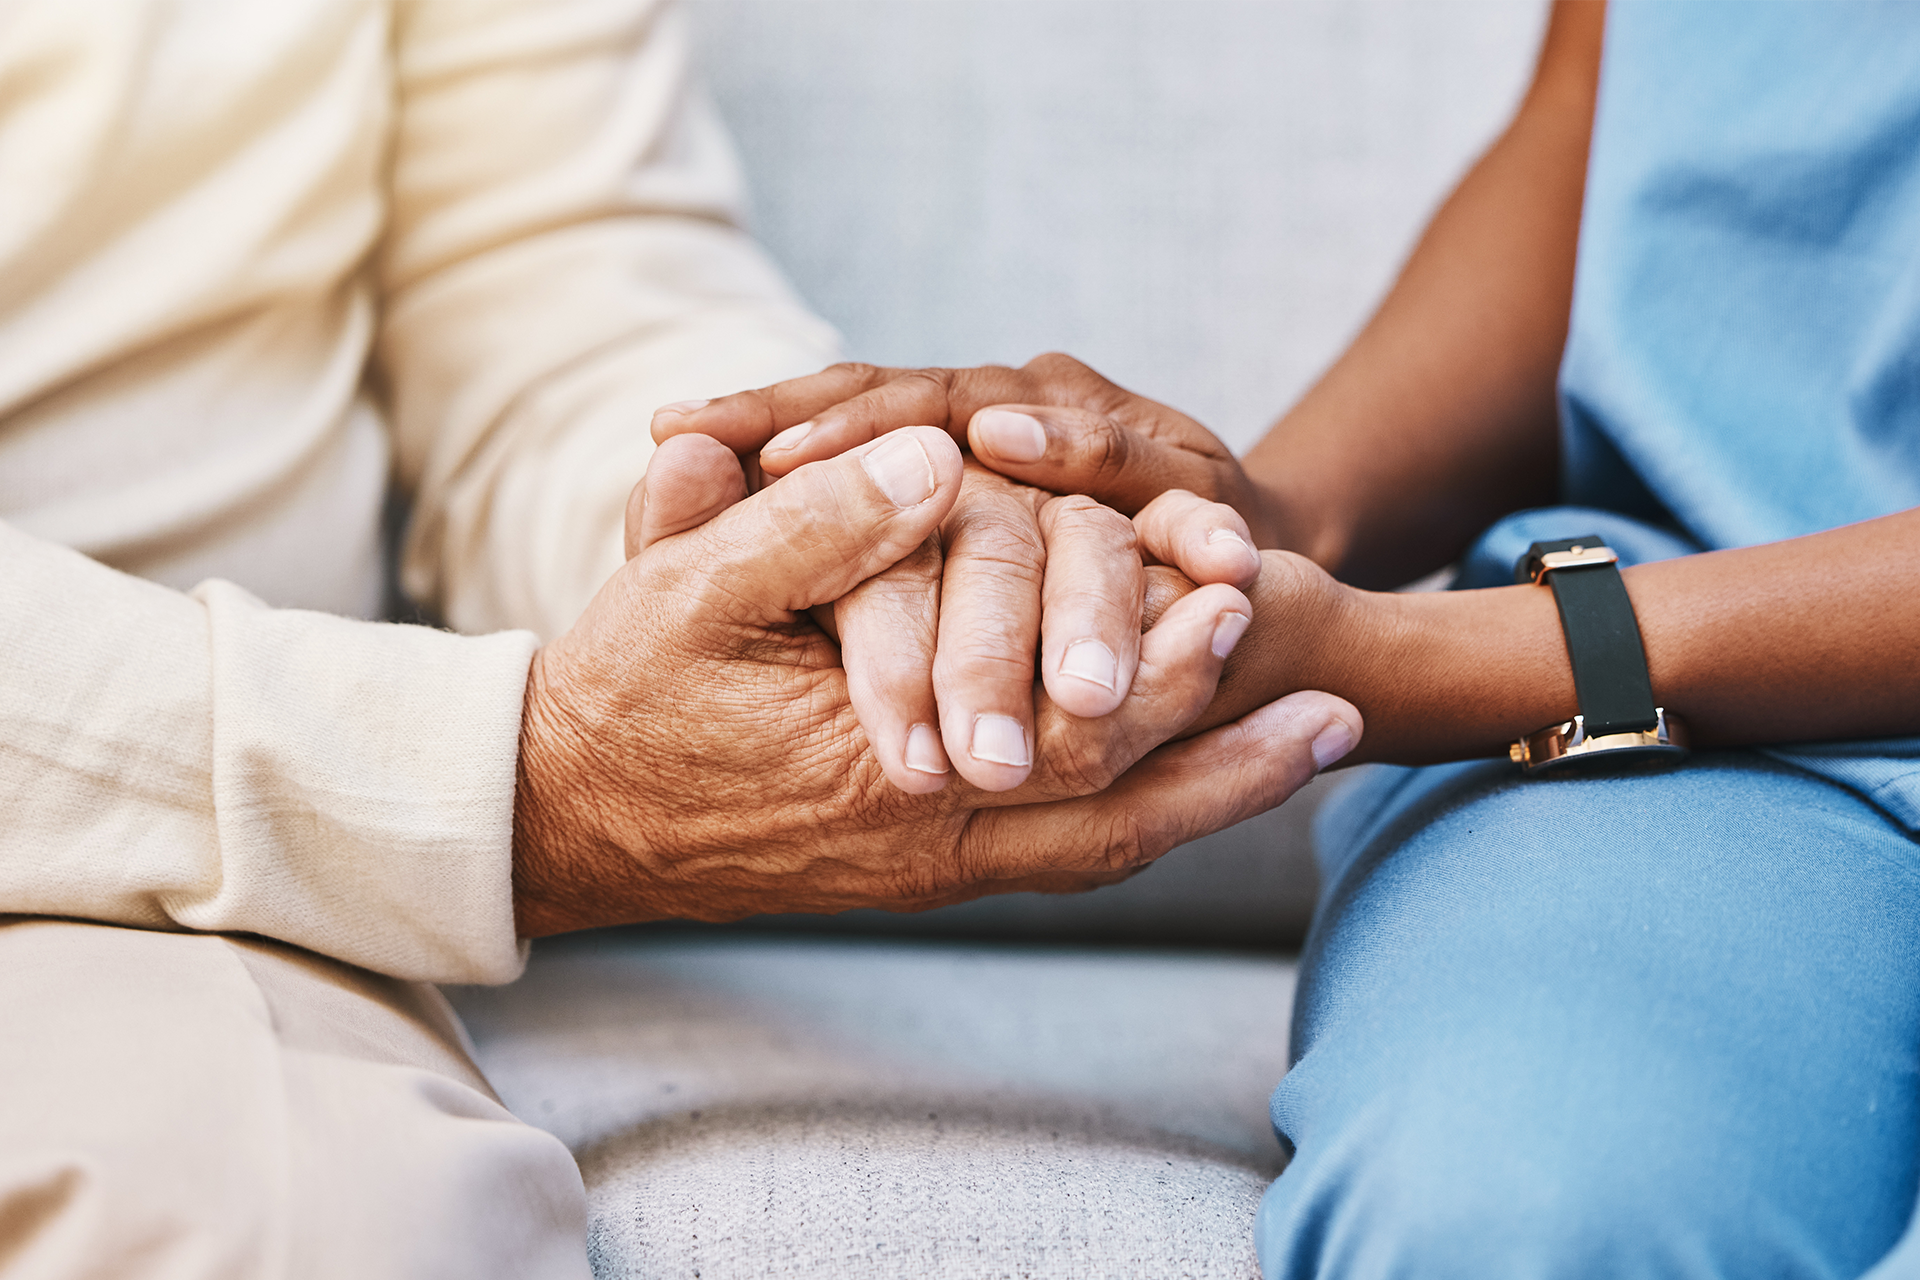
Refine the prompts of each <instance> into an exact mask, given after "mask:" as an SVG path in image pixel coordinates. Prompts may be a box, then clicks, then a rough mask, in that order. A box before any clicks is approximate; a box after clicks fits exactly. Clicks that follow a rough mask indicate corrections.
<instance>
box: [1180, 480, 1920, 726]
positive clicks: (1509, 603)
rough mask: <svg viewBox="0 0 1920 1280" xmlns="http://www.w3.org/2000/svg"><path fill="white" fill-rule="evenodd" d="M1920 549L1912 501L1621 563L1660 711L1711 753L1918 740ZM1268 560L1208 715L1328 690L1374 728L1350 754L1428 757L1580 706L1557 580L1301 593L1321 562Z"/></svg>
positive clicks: (1918, 515) (1216, 717)
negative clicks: (1837, 522)
mask: <svg viewBox="0 0 1920 1280" xmlns="http://www.w3.org/2000/svg"><path fill="white" fill-rule="evenodd" d="M1916 545H1920V509H1916V510H1913V511H1907V512H1902V513H1900V514H1898V515H1892V516H1886V517H1883V518H1881V519H1878V520H1870V521H1865V522H1863V523H1861V524H1857V525H1849V526H1847V527H1845V528H1841V529H1834V530H1829V531H1827V532H1824V533H1817V534H1813V535H1810V536H1808V537H1804V538H1795V539H1792V540H1790V541H1786V542H1777V543H1770V544H1767V545H1765V546H1758V547H1746V548H1741V549H1738V550H1732V551H1716V552H1710V553H1707V554H1704V555H1697V556H1687V557H1684V558H1681V559H1677V560H1665V561H1660V562H1658V563H1654V564H1647V565H1638V566H1634V567H1632V568H1628V569H1626V570H1625V571H1624V572H1623V575H1622V576H1623V577H1624V578H1625V581H1626V584H1627V592H1628V595H1629V596H1630V597H1631V598H1632V600H1633V603H1634V611H1635V613H1636V615H1637V616H1638V618H1639V623H1640V633H1641V636H1642V639H1643V641H1644V643H1645V646H1646V652H1647V666H1648V672H1649V675H1650V676H1651V678H1652V683H1653V691H1654V697H1655V700H1656V701H1657V702H1659V703H1660V704H1661V705H1662V706H1664V707H1666V708H1667V709H1668V710H1669V711H1672V712H1674V713H1676V714H1678V715H1679V716H1681V717H1682V718H1683V719H1684V720H1685V721H1686V725H1687V728H1688V730H1689V731H1690V733H1691V735H1692V739H1693V742H1694V744H1695V745H1696V746H1701V747H1715V746H1741V745H1759V744H1766V743H1779V742H1804V741H1824V740H1830V739H1846V738H1871V737H1885V736H1895V735H1906V734H1914V733H1920V566H1916V565H1914V564H1913V562H1912V560H1911V548H1912V547H1914V546H1916ZM1267 559H1268V565H1267V568H1266V569H1264V570H1263V572H1262V577H1261V582H1260V583H1259V584H1257V585H1256V587H1255V588H1254V590H1253V591H1252V592H1251V593H1250V594H1251V595H1252V597H1253V601H1254V617H1255V625H1254V627H1253V629H1252V630H1251V631H1250V632H1249V633H1248V635H1247V637H1246V639H1245V640H1243V641H1242V642H1241V647H1240V649H1239V650H1238V651H1237V652H1236V653H1235V655H1234V658H1233V661H1232V663H1230V664H1229V667H1228V674H1227V679H1226V680H1225V681H1223V683H1222V698H1221V700H1220V701H1219V702H1217V703H1216V704H1215V706H1214V708H1212V709H1210V711H1209V715H1208V717H1207V723H1217V722H1219V721H1220V720H1224V719H1226V718H1230V717H1231V716H1233V715H1237V714H1240V713H1241V712H1243V711H1244V710H1245V708H1246V707H1248V706H1253V705H1257V704H1258V703H1259V702H1261V701H1265V700H1268V699H1271V698H1276V697H1279V696H1281V695H1283V694H1285V693H1287V692H1291V691H1292V690H1294V689H1299V688H1316V689H1325V690H1327V691H1328V692H1331V693H1336V694H1339V695H1340V696H1342V697H1345V698H1347V699H1349V700H1350V701H1352V702H1353V703H1354V704H1355V705H1356V706H1357V707H1359V708H1360V711H1361V713H1362V714H1363V715H1364V716H1365V717H1366V724H1367V730H1366V736H1365V738H1364V740H1363V741H1362V743H1361V745H1360V747H1359V749H1358V750H1357V751H1356V752H1355V754H1354V755H1353V757H1352V758H1353V759H1354V760H1388V761H1394V762H1397V763H1406V764H1417V763H1428V762H1433V761H1439V760H1452V759H1469V758H1473V757H1477V756H1487V755H1498V754H1500V753H1502V752H1504V750H1505V749H1506V744H1507V743H1509V742H1511V741H1512V740H1513V739H1514V738H1516V737H1518V736H1519V735H1521V734H1523V733H1530V732H1532V731H1534V730H1536V729H1539V728H1541V727H1542V726H1544V725H1547V724H1551V723H1554V722H1556V721H1561V720H1566V719H1569V718H1571V717H1572V716H1573V714H1574V713H1575V712H1576V711H1577V710H1578V709H1579V708H1578V706H1577V703H1576V700H1575V697H1574V690H1573V678H1572V673H1571V670H1570V668H1569V666H1568V660H1567V652H1566V645H1565V641H1564V639H1563V637H1562V634H1561V630H1560V623H1559V616H1558V613H1557V611H1556V609H1555V607H1554V602H1553V595H1552V592H1551V591H1549V590H1547V589H1546V588H1543V587H1532V586H1515V587H1500V588H1494V589H1490V590H1481V591H1453V592H1432V593H1418V594H1392V593H1383V592H1370V591H1363V590H1359V589H1356V588H1352V587H1346V586H1340V585H1338V584H1325V583H1324V582H1322V583H1320V584H1319V585H1312V584H1309V585H1307V586H1305V587H1303V586H1302V583H1303V581H1304V580H1305V579H1306V578H1307V577H1308V576H1309V575H1311V573H1312V570H1311V569H1310V568H1308V567H1306V566H1304V565H1301V564H1300V563H1299V562H1298V561H1289V560H1288V559H1287V558H1286V557H1284V556H1281V555H1278V554H1276V553H1268V557H1267ZM1303 599H1305V600H1307V601H1310V603H1309V604H1307V605H1306V606H1305V607H1302V605H1301V603H1300V602H1301V601H1302V600H1303Z"/></svg>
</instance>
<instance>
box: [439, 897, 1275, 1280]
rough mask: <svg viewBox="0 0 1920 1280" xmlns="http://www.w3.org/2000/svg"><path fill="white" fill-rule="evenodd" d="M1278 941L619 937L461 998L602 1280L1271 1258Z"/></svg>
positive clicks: (1059, 1268)
mask: <svg viewBox="0 0 1920 1280" xmlns="http://www.w3.org/2000/svg"><path fill="white" fill-rule="evenodd" d="M1292 991H1293V969H1292V965H1291V964H1290V963H1288V962H1286V961H1285V960H1282V959H1279V958H1259V957H1244V956H1222V955H1218V954H1215V955H1205V954H1191V955H1189V954H1179V953H1170V952H1161V953H1155V952H1144V951H1098V950H1078V949H1047V948H1019V947H992V948H989V947H965V946H953V945H949V944H933V943H924V942H922V943H897V942H878V941H828V940H776V939H769V938H742V937H733V938H718V937H703V936H697V935H689V934H686V933H684V932H679V931H672V930H631V931H625V932H617V933H606V934H601V935H597V936H589V937H584V938H579V939H571V940H567V941H564V942H558V943H543V944H541V945H539V946H538V947H537V948H536V949H535V955H534V959H533V962H532V964H531V966H530V968H529V971H528V973H527V976H526V977H525V978H523V979H522V980H521V981H520V982H519V983H517V984H516V985H514V986H511V987H504V988H465V989H461V990H458V991H455V992H452V993H451V994H452V995H453V996H454V1000H455V1003H456V1005H457V1007H458V1008H459V1009H460V1011H461V1013H462V1015H463V1016H464V1017H465V1019H466V1021H467V1026H468V1028H469V1030H470V1031H471V1032H472V1034H473V1037H474V1042H475V1045H476V1052H477V1060H478V1061H479V1063H480V1065H481V1066H482V1068H483V1069H484V1070H485V1071H486V1072H487V1075H488V1077H489V1079H491V1080H492V1082H493V1083H494V1086H495V1087H496V1089H498V1091H499V1093H500V1096H501V1098H502V1099H503V1100H504V1101H505V1102H506V1103H507V1104H508V1106H510V1107H511V1108H512V1109H513V1110H514V1112H515V1113H516V1114H517V1115H520V1116H521V1117H523V1118H525V1119H528V1120H531V1121H533V1122H534V1123H536V1124H539V1125H541V1126H542V1127H544V1128H547V1129H549V1130H550V1131H552V1132H553V1133H555V1134H557V1135H559V1136H560V1137H561V1138H562V1139H563V1140H565V1141H566V1143H567V1144H568V1146H569V1147H571V1148H572V1149H573V1151H574V1152H575V1154H576V1155H577V1156H579V1157H580V1160H581V1168H582V1172H583V1173H584V1175H585V1177H586V1182H587V1190H588V1202H589V1206H590V1210H591V1214H592V1227H591V1237H590V1239H591V1242H592V1250H593V1256H594V1265H595V1272H596V1274H597V1275H599V1276H601V1277H608V1276H623V1277H625V1276H634V1277H639V1276H648V1277H651V1276H676V1277H677V1276H692V1275H701V1276H705V1277H709V1278H712V1277H731V1276H760V1275H778V1276H782V1277H821V1278H822V1280H825V1278H826V1277H834V1278H836V1280H838V1278H841V1277H882V1276H885V1277H894V1276H899V1277H907V1276H913V1277H923V1276H982V1277H984V1276H1009V1277H1013V1276H1045V1277H1056V1276H1058V1277H1070V1276H1071V1277H1080V1276H1087V1277H1102V1276H1194V1277H1209V1278H1211V1277H1236V1278H1239V1277H1245V1276H1249V1275H1251V1274H1253V1273H1254V1266H1255V1264H1254V1257H1253V1246H1252V1237H1251V1223H1252V1214H1253V1211H1254V1207H1255V1205H1256V1204H1257V1203H1258V1201H1259V1197H1260V1193H1261V1191H1262V1190H1263V1189H1264V1187H1265V1185H1266V1183H1267V1181H1268V1180H1269V1179H1271V1178H1272V1176H1273V1174H1274V1173H1275V1172H1276V1171H1277V1170H1278V1168H1279V1167H1280V1161H1281V1155H1280V1149H1279V1146H1278V1145H1277V1143H1276V1142H1275V1141H1274V1139H1273V1136H1272V1133H1271V1131H1270V1130H1269V1127H1268V1123H1267V1118H1266V1111H1265V1098H1266V1094H1267V1091H1268V1089H1269V1088H1271V1086H1272V1083H1273V1082H1274V1081H1275V1080H1277V1079H1278V1078H1279V1077H1280V1075H1281V1073H1282V1072H1283V1071H1284V1069H1285V1054H1286V1026H1287V1021H1288V1017H1289V1015H1290V1011H1291V1007H1292Z"/></svg>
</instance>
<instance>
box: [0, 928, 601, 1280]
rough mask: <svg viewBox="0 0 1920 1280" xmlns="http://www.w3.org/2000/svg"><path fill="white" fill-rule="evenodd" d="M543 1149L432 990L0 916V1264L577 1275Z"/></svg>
mask: <svg viewBox="0 0 1920 1280" xmlns="http://www.w3.org/2000/svg"><path fill="white" fill-rule="evenodd" d="M588 1274H589V1273H588V1267H587V1258H586V1198H585V1193H584V1191H583V1189H582V1187H581V1183H580V1174H579V1171H578V1170H577V1169H576V1167H575V1166H574V1163H573V1159H572V1157H571V1156H570V1155H569V1154H568V1152H567V1150H566V1148H565V1147H564V1146H563V1145H562V1144H561V1143H560V1141H559V1140H558V1139H556V1138H554V1137H553V1136H552V1135H551V1134H547V1133H543V1132H541V1131H540V1130H538V1129H535V1128H532V1127H531V1126H529V1125H525V1124H522V1123H521V1122H520V1121H518V1120H516V1119H515V1118H514V1117H513V1116H512V1115H511V1114H509V1113H508V1111H507V1110H506V1108H505V1107H503V1106H502V1105H501V1104H500V1101H499V1099H498V1098H497V1097H495V1096H494V1093H493V1090H492V1089H491V1088H490V1087H489V1086H488V1084H487V1081H486V1079H485V1078H484V1077H483V1076H482V1075H481V1074H480V1071H479V1069H478V1068H477V1067H475V1066H474V1064H473V1059H472V1057H471V1056H470V1054H469V1052H468V1048H467V1043H466V1035H465V1032H464V1031H463V1030H462V1028H461V1026H460V1023H459V1021H458V1019H457V1018H456V1017H455V1016H454V1013H453V1010H452V1009H451V1008H449V1007H448V1005H447V1002H446V1000H445V998H444V997H442V996H441V994H440V993H439V991H438V990H436V989H435V988H433V987H431V986H427V985H424V984H420V983H411V982H401V981H398V980H396V979H393V978H386V977H382V976H380V975H378V974H374V973H370V972H367V971H366V970H362V969H356V968H354V967H352V966H350V965H346V964H342V963H340V962H338V961H333V960H328V959H324V958H322V957H320V956H316V955H313V954H311V953H309V952H305V951H301V950H298V949H297V948H294V947H289V946H285V945H282V944H279V943H274V942H268V941H264V940H259V939H248V938H236V937H226V936H218V935H207V934H183V933H159V932H152V931H148V930H141V929H124V928H115V927H111V926H106V925H95V924H80V923H74V922H68V921H60V920H44V919H25V918H20V917H0V1276H3V1277H5V1280H28V1278H31V1280H41V1278H42V1277H61V1278H62V1280H65V1278H66V1277H80V1276H88V1277H93V1276H98V1277H103V1278H104V1277H114V1278H115V1280H139V1278H143V1277H160V1276H165V1277H183V1278H184V1277H193V1278H194V1280H211V1278H212V1277H229V1276H230V1277H236V1278H237V1277H246V1278H247V1280H256V1278H266V1280H280V1278H282V1277H287V1278H291V1277H307V1276H315V1277H320V1276H325V1277H349V1276H350V1277H354V1278H355V1280H380V1278H382V1277H389V1276H392V1277H400V1276H405V1277H438V1276H447V1277H461V1278H462V1280H472V1278H476V1277H493V1276H499V1277H503V1278H504V1277H514V1278H515V1280H544V1278H545V1277H556V1278H558V1277H567V1278H569V1280H578V1278H583V1277H586V1276H587V1275H588Z"/></svg>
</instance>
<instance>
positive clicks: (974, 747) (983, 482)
mask: <svg viewBox="0 0 1920 1280" xmlns="http://www.w3.org/2000/svg"><path fill="white" fill-rule="evenodd" d="M654 492H657V493H659V494H662V495H667V496H669V497H670V499H671V501H672V503H673V504H674V506H675V508H676V509H677V510H680V511H682V512H683V518H681V519H679V520H676V521H674V522H671V523H668V522H666V521H664V520H663V518H662V517H661V515H660V513H659V510H658V504H656V503H653V502H650V501H649V500H648V497H647V495H648V494H649V493H654ZM745 496H746V485H745V482H744V479H743V477H742V473H741V469H740V467H739V466H738V465H737V464H736V463H735V461H734V459H733V455H732V454H731V453H730V452H729V451H728V450H727V449H726V448H725V447H724V446H723V445H721V444H719V443H717V442H715V441H713V440H712V439H711V438H709V437H705V436H693V435H680V436H674V437H671V438H669V439H668V440H666V441H665V442H664V443H663V444H662V445H661V447H660V449H659V451H658V452H657V453H656V454H655V456H654V458H653V461H652V465H651V466H650V467H649V468H648V475H647V478H646V480H644V481H643V482H642V484H641V486H640V488H639V489H637V490H636V492H635V498H634V502H635V503H636V504H637V505H636V507H635V510H634V512H633V517H634V518H633V520H632V521H631V522H630V523H631V527H632V529H633V530H634V533H633V536H632V537H630V539H629V542H628V554H629V555H632V554H634V553H636V552H638V551H640V550H641V549H642V548H644V547H646V546H648V545H651V544H652V543H653V542H654V541H656V540H657V539H658V538H661V537H664V536H669V535H670V534H671V533H675V532H679V531H680V530H682V529H685V528H689V527H691V526H692V525H693V524H696V523H699V522H700V521H703V520H706V519H709V518H711V517H712V516H713V515H714V514H716V513H717V512H719V511H721V510H723V509H725V508H726V507H727V506H729V505H731V504H732V503H734V502H738V501H740V500H741V499H743V498H744V497H745ZM1249 537H1250V535H1249V534H1248V531H1247V527H1246V524H1245V522H1244V521H1242V520H1241V519H1240V517H1239V515H1238V514H1236V513H1235V512H1234V511H1233V510H1232V509H1231V508H1229V507H1225V506H1221V505H1218V504H1214V503H1207V502H1203V501H1201V500H1200V499H1198V498H1195V497H1193V496H1192V495H1191V494H1186V493H1180V494H1169V495H1166V496H1164V497H1162V498H1160V499H1157V500H1156V501H1154V502H1152V503H1149V504H1148V506H1147V507H1146V509H1145V510H1143V511H1141V512H1140V514H1139V515H1138V516H1137V517H1136V518H1135V519H1134V520H1131V521H1129V520H1128V519H1127V518H1126V517H1125V516H1123V515H1121V514H1120V513H1118V512H1117V511H1114V510H1113V509H1112V508H1110V507H1107V506H1103V505H1102V504H1100V503H1097V502H1094V501H1093V500H1091V499H1088V498H1084V497H1079V496H1069V497H1054V496H1052V495H1051V494H1048V493H1046V492H1045V491H1043V490H1040V489H1036V488H1034V487H1032V486H1030V485H1024V484H1019V483H1017V482H1015V481H1012V480H1009V479H1007V478H1006V477H1004V476H1000V475H997V474H995V473H994V472H992V471H990V470H988V469H986V468H985V467H982V466H980V465H978V464H977V463H971V462H970V463H968V464H967V465H966V467H965V469H964V471H963V473H962V478H961V484H960V495H959V498H958V499H957V501H956V502H955V503H954V506H953V510H952V511H950V512H949V513H948V514H947V516H946V518H945V519H944V520H942V521H941V522H940V524H939V526H938V527H937V528H936V530H935V531H934V534H933V535H932V536H931V537H929V538H928V540H927V541H926V542H925V543H923V544H922V545H921V546H920V547H919V548H917V549H915V551H913V552H912V553H911V554H909V555H908V556H906V557H905V558H904V559H902V560H901V561H900V562H899V563H898V564H896V565H894V566H892V567H891V568H888V569H886V570H883V571H882V572H880V573H878V574H876V575H875V576H873V577H872V578H869V579H868V580H867V581H865V582H863V583H861V584H860V585H859V586H858V587H856V588H854V589H853V590H852V591H850V592H849V593H848V594H847V595H845V596H843V597H842V598H841V599H840V600H838V601H837V602H836V603H835V605H834V607H833V609H832V610H830V611H822V612H823V614H824V615H825V616H822V617H821V618H820V620H821V621H822V622H823V623H824V624H826V625H827V626H828V628H829V630H830V631H832V632H833V633H834V634H835V635H836V637H837V638H838V639H839V640H840V642H841V645H842V656H843V661H844V665H845V668H846V672H847V678H848V683H849V691H850V696H851V697H852V700H853V706H854V709H855V711H856V712H857V713H858V715H859V719H860V724H861V726H862V727H863V728H864V729H865V731H866V733H867V736H868V738H869V739H870V740H871V742H872V743H873V748H874V751H875V753H876V755H877V757H878V759H879V762H880V765H881V768H882V769H883V770H884V771H885V772H886V775H887V777H888V778H890V779H891V780H892V781H893V783H894V785H895V786H898V787H899V788H900V789H901V790H903V791H908V792H912V793H914V794H922V793H925V792H930V791H937V790H939V789H940V788H941V787H942V786H944V785H945V784H946V781H947V778H948V775H949V770H951V771H953V772H957V773H958V774H959V775H960V777H961V778H963V779H964V780H966V781H967V782H969V783H971V784H973V785H974V786H976V787H980V788H982V789H984V790H988V791H1004V790H1008V789H1010V788H1012V787H1017V786H1019V785H1020V784H1021V783H1022V782H1024V781H1026V779H1027V777H1028V774H1029V773H1030V771H1031V769H1032V767H1033V761H1034V754H1033V749H1034V743H1035V738H1034V729H1035V713H1036V705H1035V698H1036V694H1037V692H1038V691H1037V690H1036V689H1035V676H1036V670H1035V665H1036V653H1037V655H1038V668H1039V669H1038V675H1039V679H1040V683H1041V685H1042V687H1043V688H1044V690H1045V694H1046V696H1047V697H1048V698H1049V699H1051V700H1052V702H1053V704H1054V705H1055V706H1056V707H1058V708H1059V709H1060V710H1062V711H1064V712H1066V713H1068V714H1070V715H1074V716H1081V717H1097V716H1104V715H1107V714H1109V713H1110V712H1112V711H1114V710H1115V709H1116V708H1118V707H1119V706H1120V705H1121V704H1122V703H1123V702H1124V701H1125V699H1126V696H1127V693H1128V690H1129V689H1130V687H1131V685H1132V682H1133V679H1134V674H1135V670H1136V668H1137V666H1138V664H1139V661H1140V645H1141V631H1142V626H1141V622H1142V612H1141V610H1142V605H1143V602H1144V592H1145V587H1146V580H1147V572H1146V564H1144V563H1143V560H1142V553H1143V552H1144V553H1145V556H1146V561H1147V562H1150V563H1154V564H1161V563H1164V564H1169V565H1173V566H1176V567H1177V568H1180V569H1182V570H1185V571H1187V572H1191V573H1193V574H1195V575H1197V576H1200V577H1202V578H1203V579H1204V578H1205V577H1206V576H1207V575H1209V574H1212V575H1215V577H1214V580H1215V581H1223V582H1225V583H1227V585H1230V586H1234V587H1236V588H1240V587H1245V586H1246V585H1247V584H1248V583H1250V582H1251V581H1252V579H1253V577H1254V575H1255V573H1256V572H1257V571H1258V569H1259V559H1258V557H1257V555H1256V554H1255V553H1254V551H1253V549H1252V547H1251V546H1250V545H1249ZM1180 581H1181V582H1182V583H1183V584H1184V585H1185V586H1186V587H1188V588H1189V589H1190V588H1191V583H1186V582H1185V580H1184V579H1180ZM1246 625H1247V616H1246V615H1245V614H1240V613H1228V614H1226V615H1224V621H1223V622H1222V623H1221V628H1220V630H1219V631H1218V632H1217V633H1216V635H1215V636H1214V639H1213V649H1214V652H1215V655H1216V656H1217V657H1221V658H1224V657H1226V656H1227V654H1228V653H1229V652H1231V651H1232V648H1233V645H1234V643H1235V642H1236V641H1237V640H1238V638H1239V635H1240V632H1241V630H1242V629H1243V628H1244V627H1245V626H1246Z"/></svg>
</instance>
